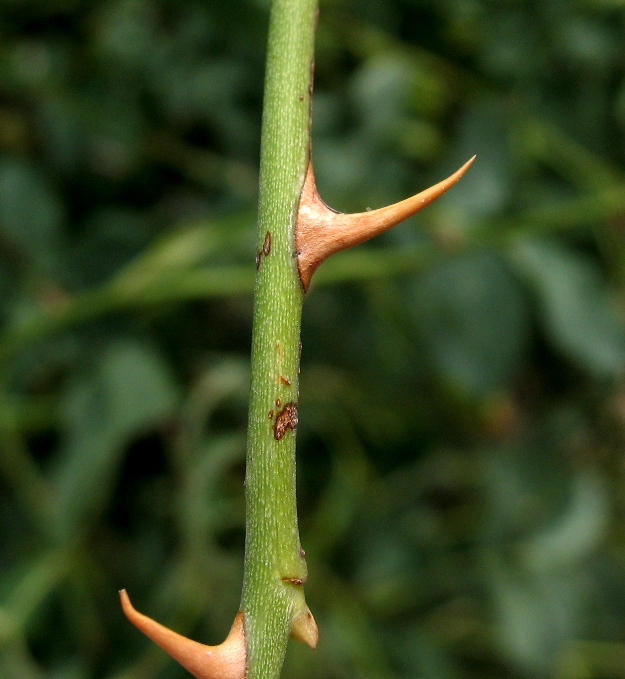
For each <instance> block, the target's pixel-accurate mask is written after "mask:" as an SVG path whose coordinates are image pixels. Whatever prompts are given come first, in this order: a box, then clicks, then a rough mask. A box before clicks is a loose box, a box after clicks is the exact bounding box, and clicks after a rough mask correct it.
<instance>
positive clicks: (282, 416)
mask: <svg viewBox="0 0 625 679" xmlns="http://www.w3.org/2000/svg"><path fill="white" fill-rule="evenodd" d="M295 427H297V403H295V402H294V401H289V402H288V403H287V404H286V405H285V406H284V408H282V410H281V411H280V412H279V413H278V415H277V417H276V421H275V422H274V424H273V436H274V438H275V439H276V441H279V440H280V439H281V438H282V437H283V436H284V434H285V433H286V430H287V429H295Z"/></svg>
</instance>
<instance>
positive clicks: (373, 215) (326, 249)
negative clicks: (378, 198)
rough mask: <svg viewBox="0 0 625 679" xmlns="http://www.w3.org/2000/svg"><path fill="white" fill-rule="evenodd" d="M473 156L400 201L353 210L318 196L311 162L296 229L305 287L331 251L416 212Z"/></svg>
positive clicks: (360, 240)
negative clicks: (336, 206) (340, 208)
mask: <svg viewBox="0 0 625 679" xmlns="http://www.w3.org/2000/svg"><path fill="white" fill-rule="evenodd" d="M474 160H475V156H473V158H471V159H470V160H468V161H467V162H466V163H465V164H464V165H463V166H462V167H461V168H460V169H459V170H456V172H454V173H453V174H452V175H450V176H449V177H447V179H443V181H442V182H439V183H438V184H434V186H430V188H428V189H425V191H421V193H417V194H416V195H414V196H411V197H410V198H406V199H405V200H402V201H400V202H399V203H395V204H393V205H388V206H386V207H383V208H380V209H378V210H371V211H369V212H358V213H354V214H343V213H341V212H336V211H335V210H332V209H331V208H329V207H328V206H327V205H326V204H325V203H324V202H323V201H322V200H321V198H320V197H319V193H318V192H317V187H316V185H315V177H314V173H313V169H312V162H310V163H309V165H308V172H307V174H306V179H305V181H304V188H303V189H302V195H301V197H300V202H299V207H298V214H297V224H296V229H295V244H296V249H297V265H298V267H299V273H300V279H301V281H302V285H303V286H304V289H305V290H308V286H309V284H310V279H311V277H312V275H313V273H314V272H315V270H316V268H317V267H318V266H319V264H321V262H323V261H324V260H325V259H327V258H328V257H329V256H330V255H333V254H334V253H335V252H340V251H341V250H345V249H346V248H349V247H352V246H353V245H358V244H359V243H363V242H364V241H366V240H369V239H370V238H373V237H374V236H377V235H378V234H380V233H383V232H384V231H387V230H388V229H390V228H391V227H393V226H395V225H396V224H399V223H400V222H402V221H404V219H407V218H408V217H411V216H412V215H414V214H415V213H417V212H419V210H422V209H423V208H424V207H426V206H427V205H429V204H430V203H432V202H433V201H435V200H436V199H437V198H438V197H439V196H441V195H442V194H443V193H445V191H447V190H448V189H450V188H451V187H452V186H453V185H454V184H455V183H456V182H458V181H459V180H460V179H461V177H462V176H463V175H464V173H465V172H466V171H467V170H468V169H469V167H471V165H472V164H473V161H474Z"/></svg>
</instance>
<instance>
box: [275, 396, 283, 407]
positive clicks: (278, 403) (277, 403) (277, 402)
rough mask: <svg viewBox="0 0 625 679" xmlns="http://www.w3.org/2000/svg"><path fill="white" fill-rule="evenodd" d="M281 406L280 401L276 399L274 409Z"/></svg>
mask: <svg viewBox="0 0 625 679" xmlns="http://www.w3.org/2000/svg"><path fill="white" fill-rule="evenodd" d="M281 405H282V401H281V400H280V399H279V398H277V399H276V408H280V406H281Z"/></svg>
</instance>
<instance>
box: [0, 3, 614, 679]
mask: <svg viewBox="0 0 625 679" xmlns="http://www.w3.org/2000/svg"><path fill="white" fill-rule="evenodd" d="M267 21H268V3H267V2H266V0H228V1H227V2H224V1H223V0H222V1H220V2H219V1H216V0H90V1H86V0H3V1H2V4H1V5H0V291H1V295H0V321H1V330H0V535H1V540H0V676H1V677H2V678H3V679H40V678H41V679H43V678H46V679H48V678H49V679H92V678H93V679H175V678H178V679H182V677H184V676H186V675H185V673H184V672H183V671H182V670H181V669H180V668H179V667H177V666H176V665H175V664H174V663H173V661H170V660H169V659H168V658H167V657H166V656H165V654H164V653H162V652H161V651H160V650H158V649H156V648H155V647H153V646H152V645H151V644H150V642H148V641H147V639H145V638H143V637H142V636H141V635H140V634H139V633H138V632H137V631H136V630H135V629H134V628H132V627H131V626H130V625H129V624H128V623H127V621H126V620H125V619H124V618H123V617H122V614H121V612H120V610H119V605H118V601H117V590H118V589H119V588H120V587H126V588H127V589H128V590H129V592H130V594H131V596H132V598H133V601H134V603H135V604H136V606H137V607H138V608H139V609H140V610H142V611H144V612H146V613H148V614H149V615H151V616H153V617H155V618H157V619H158V620H160V621H162V622H163V623H165V624H167V625H169V626H170V627H173V628H175V629H177V630H178V631H180V632H182V633H184V634H187V635H189V636H193V637H194V638H196V639H198V640H201V641H204V642H207V643H217V642H219V641H221V639H222V638H223V636H224V635H225V633H226V631H227V629H228V628H229V625H230V623H231V620H232V617H233V615H234V612H235V611H236V609H237V606H238V601H239V596H240V586H241V574H242V561H243V539H244V505H243V474H244V447H245V427H246V408H247V389H248V379H249V377H248V373H249V356H248V354H249V347H250V333H251V313H252V297H251V290H252V285H253V275H254V249H255V208H256V199H257V193H256V192H257V173H258V155H259V135H260V121H261V99H262V85H263V70H264V53H265V43H266V32H267ZM317 44H318V48H317V50H318V51H317V60H316V89H315V97H314V134H313V136H314V157H315V165H316V173H317V178H318V185H319V188H320V192H321V194H322V196H323V197H324V199H325V200H326V201H327V202H328V203H329V204H331V205H332V206H333V207H335V208H336V209H339V210H342V211H362V210H364V209H365V208H366V207H372V208H375V207H379V206H381V205H384V204H386V203H389V202H392V201H394V200H398V199H401V198H403V197H405V196H406V195H408V194H410V193H414V192H416V191H418V190H421V189H423V188H424V187H426V186H428V185H429V184H431V183H434V182H436V181H438V180H440V179H442V178H443V177H444V176H446V175H447V174H449V172H450V171H452V170H453V169H455V168H456V167H457V166H459V165H460V164H461V163H462V162H464V161H465V160H466V159H467V158H468V157H470V156H471V155H473V154H474V153H476V154H478V159H477V161H476V163H475V165H474V166H473V168H472V169H471V170H470V172H469V174H468V175H467V176H466V177H465V178H464V179H463V180H462V182H461V183H460V184H459V185H458V186H457V187H455V188H454V189H453V190H452V191H450V192H449V193H448V194H447V195H446V196H445V197H444V198H443V199H441V200H440V201H439V202H437V203H436V205H434V206H432V207H430V208H428V209H427V210H426V211H425V212H423V213H420V214H419V215H418V216H416V217H415V218H413V219H411V220H409V221H408V222H406V223H405V224H403V225H401V226H399V227H397V228H396V229H394V230H393V231H392V232H391V233H388V234H385V235H384V236H383V237H380V238H379V239H377V240H376V241H375V242H372V243H369V244H366V245H363V246H360V247H359V248H357V249H355V250H353V251H351V252H346V253H343V254H341V255H337V256H336V257H335V258H334V260H333V261H330V262H327V263H326V264H324V266H323V267H322V269H321V270H320V271H319V272H318V273H317V274H316V276H315V281H314V283H313V286H312V289H311V291H310V293H309V296H308V299H307V302H306V306H305V315H304V328H303V346H304V351H303V366H302V375H301V403H300V426H299V442H298V446H299V452H298V456H299V502H300V522H301V533H302V542H303V545H304V547H305V549H306V552H307V558H308V561H309V568H310V578H309V582H308V584H307V588H306V589H307V596H308V600H309V603H310V606H311V608H312V610H313V611H314V614H315V616H316V618H317V621H318V623H319V626H320V629H321V641H320V645H319V648H318V650H317V651H316V652H312V651H310V650H309V649H308V648H306V647H304V646H301V645H299V644H296V643H294V642H293V643H291V645H290V647H289V652H288V656H287V661H286V665H285V670H284V677H285V679H290V678H293V679H294V678H296V677H297V678H298V679H403V678H406V679H409V678H410V679H412V678H415V677H416V678H422V679H473V678H475V679H477V678H478V677H479V678H480V679H490V678H492V679H504V678H505V679H508V678H519V679H522V678H526V677H527V678H535V679H539V678H540V679H542V678H545V679H547V678H549V679H594V678H606V679H617V678H619V677H625V530H624V526H623V519H624V514H625V372H624V368H625V330H624V325H623V317H624V312H625V67H624V66H625V2H623V0H361V1H360V2H357V1H356V0H323V1H322V3H321V14H320V21H319V29H318V39H317Z"/></svg>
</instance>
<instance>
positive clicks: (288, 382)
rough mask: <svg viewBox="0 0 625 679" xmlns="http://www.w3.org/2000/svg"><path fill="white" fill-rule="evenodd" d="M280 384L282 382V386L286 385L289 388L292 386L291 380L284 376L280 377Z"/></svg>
mask: <svg viewBox="0 0 625 679" xmlns="http://www.w3.org/2000/svg"><path fill="white" fill-rule="evenodd" d="M280 382H282V384H286V386H287V387H290V386H291V380H289V378H288V377H285V376H284V375H280Z"/></svg>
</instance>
